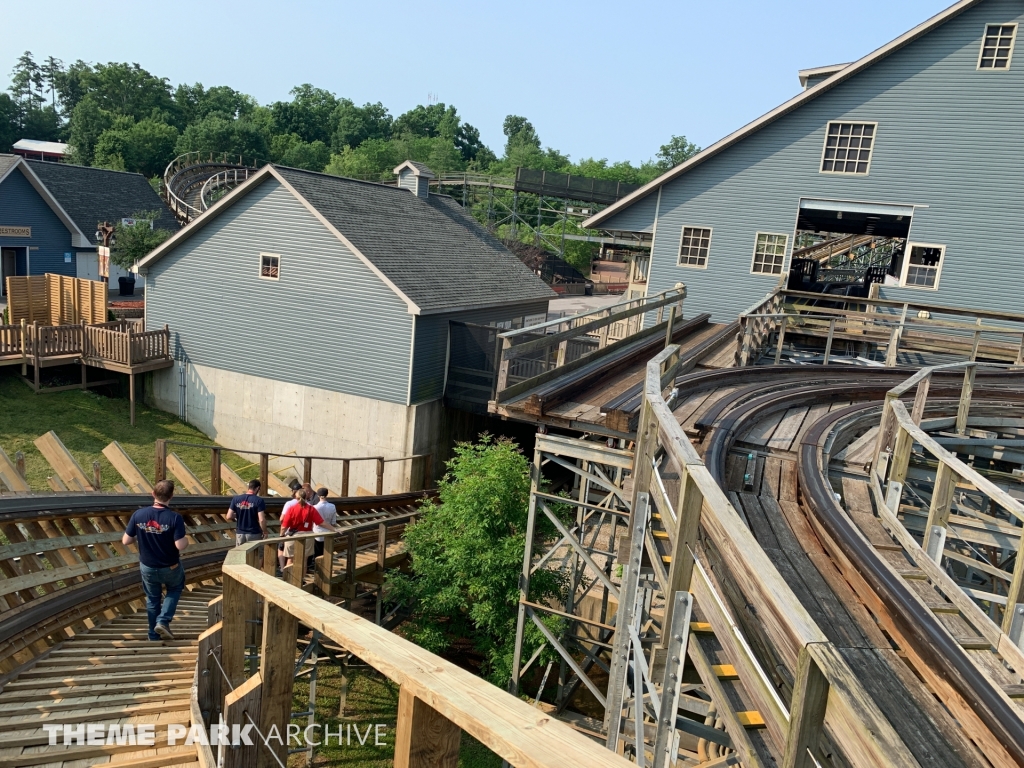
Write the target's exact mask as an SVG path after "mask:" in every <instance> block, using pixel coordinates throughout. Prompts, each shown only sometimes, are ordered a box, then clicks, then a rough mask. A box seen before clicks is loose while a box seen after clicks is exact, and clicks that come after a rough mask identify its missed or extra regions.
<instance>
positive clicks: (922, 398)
mask: <svg viewBox="0 0 1024 768" xmlns="http://www.w3.org/2000/svg"><path fill="white" fill-rule="evenodd" d="M931 382H932V377H931V374H928V375H927V376H925V377H924V378H923V379H921V381H919V382H918V383H917V392H915V393H914V407H913V408H911V410H910V419H911V421H913V422H914V423H915V424H917V425H918V426H921V419H922V418H924V408H925V405H926V404H927V402H928V389H929V387H931Z"/></svg>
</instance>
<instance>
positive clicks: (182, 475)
mask: <svg viewBox="0 0 1024 768" xmlns="http://www.w3.org/2000/svg"><path fill="white" fill-rule="evenodd" d="M167 469H169V470H170V472H171V474H172V475H174V479H175V480H177V481H178V484H179V485H180V486H183V487H184V488H185V490H187V491H188V492H189V493H192V494H195V495H197V496H209V495H210V491H209V490H208V489H207V488H206V486H205V485H203V484H202V482H201V481H200V480H199V478H198V477H196V475H195V473H194V472H193V471H192V470H191V469H189V468H188V465H186V464H185V462H184V461H182V460H181V457H180V456H178V454H176V453H174V452H171V453H169V454H168V455H167Z"/></svg>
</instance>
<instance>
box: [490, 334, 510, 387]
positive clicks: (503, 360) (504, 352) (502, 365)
mask: <svg viewBox="0 0 1024 768" xmlns="http://www.w3.org/2000/svg"><path fill="white" fill-rule="evenodd" d="M510 349H512V339H502V340H501V354H500V355H499V356H498V382H497V384H496V385H495V388H494V396H495V398H496V399H497V397H498V395H499V394H501V392H502V390H504V389H507V388H508V368H509V365H510V364H511V363H512V361H511V360H510V359H509V358H508V352H509V350H510Z"/></svg>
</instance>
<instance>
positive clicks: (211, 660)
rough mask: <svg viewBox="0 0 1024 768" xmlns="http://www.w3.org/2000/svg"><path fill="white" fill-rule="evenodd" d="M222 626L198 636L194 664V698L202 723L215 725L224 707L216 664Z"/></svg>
mask: <svg viewBox="0 0 1024 768" xmlns="http://www.w3.org/2000/svg"><path fill="white" fill-rule="evenodd" d="M222 632H223V625H222V624H221V622H217V623H216V624H213V625H211V626H210V628H209V629H207V630H206V631H205V632H203V633H202V634H201V635H200V636H199V651H198V656H197V658H196V664H197V666H198V668H199V676H198V689H197V691H196V696H197V698H198V701H199V709H200V711H201V712H202V714H203V722H204V723H205V724H206V725H209V724H210V723H211V722H212V723H216V722H217V719H218V717H219V715H220V712H221V710H222V709H223V706H224V691H225V690H228V689H227V687H226V686H225V685H223V683H224V675H223V674H222V673H221V671H220V667H219V666H217V663H218V662H219V661H220V655H221V634H222Z"/></svg>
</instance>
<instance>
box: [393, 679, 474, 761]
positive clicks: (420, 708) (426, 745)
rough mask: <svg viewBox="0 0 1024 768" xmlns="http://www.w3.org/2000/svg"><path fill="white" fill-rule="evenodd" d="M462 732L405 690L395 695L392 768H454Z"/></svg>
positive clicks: (403, 687) (402, 689)
mask: <svg viewBox="0 0 1024 768" xmlns="http://www.w3.org/2000/svg"><path fill="white" fill-rule="evenodd" d="M461 739H462V730H461V729H460V728H459V726H457V725H455V724H454V723H452V722H451V721H450V720H448V719H447V718H445V717H444V716H443V715H441V714H440V713H438V712H437V711H436V710H434V709H432V708H431V707H430V706H428V705H427V704H426V703H425V702H423V701H420V700H419V699H417V698H416V697H415V696H414V695H413V694H412V692H410V691H409V690H408V689H407V688H406V687H405V686H402V688H401V689H400V690H399V692H398V726H397V731H396V733H395V768H457V766H458V764H459V742H460V741H461Z"/></svg>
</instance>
